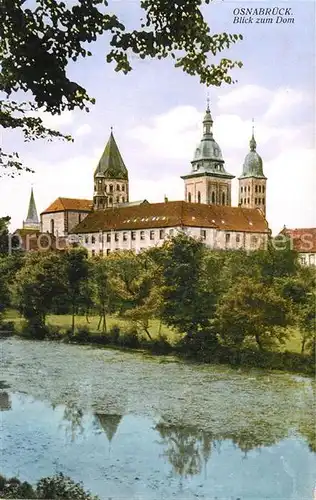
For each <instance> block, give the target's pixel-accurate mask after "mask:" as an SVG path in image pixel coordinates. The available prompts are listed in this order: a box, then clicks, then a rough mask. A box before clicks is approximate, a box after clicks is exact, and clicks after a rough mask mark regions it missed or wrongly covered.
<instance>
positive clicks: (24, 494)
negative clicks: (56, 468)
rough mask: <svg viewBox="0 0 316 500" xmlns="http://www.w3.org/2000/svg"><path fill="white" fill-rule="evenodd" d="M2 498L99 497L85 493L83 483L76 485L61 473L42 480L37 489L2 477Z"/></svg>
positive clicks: (68, 499) (87, 499) (76, 499)
mask: <svg viewBox="0 0 316 500" xmlns="http://www.w3.org/2000/svg"><path fill="white" fill-rule="evenodd" d="M0 498H12V499H13V498H15V499H17V498H19V499H23V498H25V499H33V498H37V499H41V500H44V499H46V500H48V499H50V500H61V499H63V500H98V497H96V496H92V495H91V494H90V493H87V492H85V491H84V489H83V487H82V484H81V483H75V482H74V481H73V480H72V479H71V478H70V477H67V476H64V475H63V474H61V473H60V474H57V475H56V476H53V477H45V478H43V479H41V480H40V481H38V483H37V486H36V487H35V488H33V487H32V486H31V485H30V484H29V483H27V482H23V483H22V482H21V481H20V480H19V479H17V478H16V477H12V478H10V479H6V478H5V477H3V476H1V475H0Z"/></svg>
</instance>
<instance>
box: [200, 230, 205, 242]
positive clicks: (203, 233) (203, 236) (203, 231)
mask: <svg viewBox="0 0 316 500" xmlns="http://www.w3.org/2000/svg"><path fill="white" fill-rule="evenodd" d="M201 238H202V240H206V230H205V229H201Z"/></svg>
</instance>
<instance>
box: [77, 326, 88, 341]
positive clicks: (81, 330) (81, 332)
mask: <svg viewBox="0 0 316 500" xmlns="http://www.w3.org/2000/svg"><path fill="white" fill-rule="evenodd" d="M74 341H75V342H81V343H83V344H86V343H87V342H89V341H90V330H89V328H88V327H87V326H79V327H78V328H77V332H76V334H75V336H74Z"/></svg>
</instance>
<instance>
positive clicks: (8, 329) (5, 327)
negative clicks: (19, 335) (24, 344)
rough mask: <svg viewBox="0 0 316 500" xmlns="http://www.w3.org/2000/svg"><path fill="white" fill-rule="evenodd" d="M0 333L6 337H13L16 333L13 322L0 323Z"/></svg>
mask: <svg viewBox="0 0 316 500" xmlns="http://www.w3.org/2000/svg"><path fill="white" fill-rule="evenodd" d="M0 333H1V334H2V335H4V334H5V335H7V336H11V335H13V334H14V333H16V328H15V323H14V322H13V321H6V322H4V323H0Z"/></svg>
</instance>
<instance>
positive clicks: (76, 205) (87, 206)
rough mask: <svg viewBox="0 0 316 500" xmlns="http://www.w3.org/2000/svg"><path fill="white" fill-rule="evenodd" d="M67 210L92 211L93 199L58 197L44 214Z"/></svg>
mask: <svg viewBox="0 0 316 500" xmlns="http://www.w3.org/2000/svg"><path fill="white" fill-rule="evenodd" d="M65 210H74V211H82V212H91V210H92V200H81V199H79V198H57V200H55V201H54V202H53V203H51V205H49V207H48V208H46V210H44V211H43V212H42V214H46V213H52V212H64V211H65Z"/></svg>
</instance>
